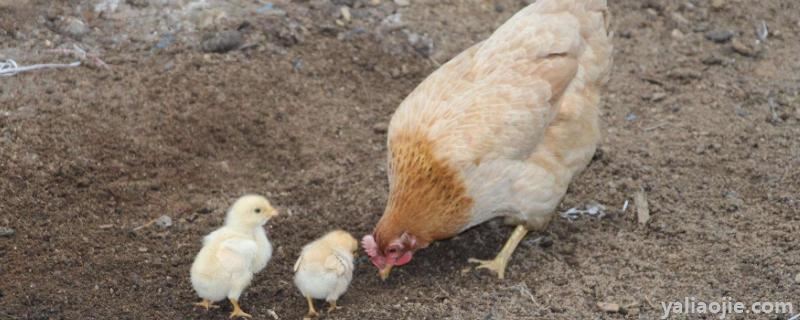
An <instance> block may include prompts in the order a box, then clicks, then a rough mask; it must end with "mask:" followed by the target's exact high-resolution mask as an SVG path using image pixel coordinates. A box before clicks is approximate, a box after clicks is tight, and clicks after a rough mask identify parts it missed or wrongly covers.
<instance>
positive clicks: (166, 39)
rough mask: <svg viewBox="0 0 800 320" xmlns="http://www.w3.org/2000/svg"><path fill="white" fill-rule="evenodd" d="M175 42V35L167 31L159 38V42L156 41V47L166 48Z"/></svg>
mask: <svg viewBox="0 0 800 320" xmlns="http://www.w3.org/2000/svg"><path fill="white" fill-rule="evenodd" d="M173 42H175V36H174V35H172V34H171V33H165V34H164V35H162V36H161V39H159V40H158V43H156V49H165V48H167V47H169V46H170V45H171V44H172V43H173Z"/></svg>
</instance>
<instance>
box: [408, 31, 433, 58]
mask: <svg viewBox="0 0 800 320" xmlns="http://www.w3.org/2000/svg"><path fill="white" fill-rule="evenodd" d="M406 35H407V36H408V43H410V44H411V46H412V47H414V50H416V51H417V52H419V53H420V54H421V55H423V56H424V57H426V58H427V57H430V56H431V55H432V54H433V39H431V38H430V37H429V36H428V35H420V34H417V33H414V32H406Z"/></svg>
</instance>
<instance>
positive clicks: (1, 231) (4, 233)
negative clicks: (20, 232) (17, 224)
mask: <svg viewBox="0 0 800 320" xmlns="http://www.w3.org/2000/svg"><path fill="white" fill-rule="evenodd" d="M14 233H16V231H14V229H11V228H6V227H0V237H10V236H13V235H14Z"/></svg>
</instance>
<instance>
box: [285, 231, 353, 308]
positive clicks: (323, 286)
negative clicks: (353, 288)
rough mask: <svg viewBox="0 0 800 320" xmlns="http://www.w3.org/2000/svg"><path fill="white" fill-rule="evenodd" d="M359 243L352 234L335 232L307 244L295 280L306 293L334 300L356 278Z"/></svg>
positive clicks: (308, 295) (299, 261)
mask: <svg viewBox="0 0 800 320" xmlns="http://www.w3.org/2000/svg"><path fill="white" fill-rule="evenodd" d="M334 237H335V238H339V239H341V238H345V241H337V240H339V239H332V238H334ZM355 246H357V242H356V240H355V239H353V238H352V236H350V235H349V234H346V233H339V234H333V233H332V234H328V235H326V236H325V237H323V238H321V239H319V240H317V241H314V242H312V243H310V244H308V245H306V246H305V247H303V250H302V252H301V253H300V258H299V259H297V263H295V265H294V271H295V277H294V283H295V285H297V288H298V289H300V292H301V293H302V294H303V296H306V297H311V298H313V299H325V300H326V301H329V302H330V301H336V300H337V299H338V298H339V297H340V296H341V295H342V294H344V293H345V291H347V287H348V286H349V285H350V281H351V280H352V279H353V269H354V268H353V251H355Z"/></svg>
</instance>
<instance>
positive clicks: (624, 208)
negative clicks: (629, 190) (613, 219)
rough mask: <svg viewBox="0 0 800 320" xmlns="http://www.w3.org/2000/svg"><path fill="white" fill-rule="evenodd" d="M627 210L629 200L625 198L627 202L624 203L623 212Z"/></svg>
mask: <svg viewBox="0 0 800 320" xmlns="http://www.w3.org/2000/svg"><path fill="white" fill-rule="evenodd" d="M625 210H628V200H625V204H623V205H622V212H625Z"/></svg>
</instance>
